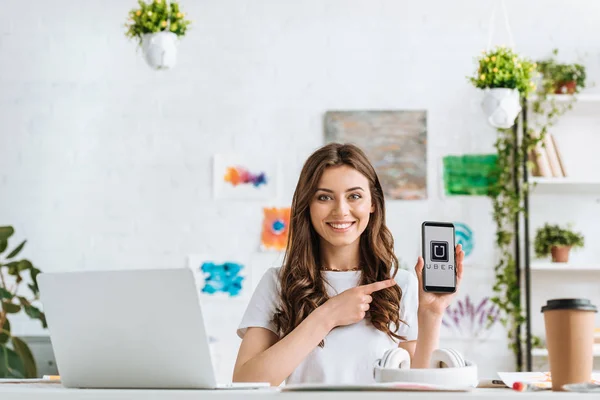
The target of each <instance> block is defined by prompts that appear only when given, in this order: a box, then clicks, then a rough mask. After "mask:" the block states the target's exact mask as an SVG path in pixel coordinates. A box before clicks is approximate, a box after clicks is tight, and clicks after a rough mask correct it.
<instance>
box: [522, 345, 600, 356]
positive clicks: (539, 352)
mask: <svg viewBox="0 0 600 400" xmlns="http://www.w3.org/2000/svg"><path fill="white" fill-rule="evenodd" d="M592 354H593V355H594V357H600V344H594V350H593V352H592ZM531 355H532V356H533V357H548V349H531Z"/></svg>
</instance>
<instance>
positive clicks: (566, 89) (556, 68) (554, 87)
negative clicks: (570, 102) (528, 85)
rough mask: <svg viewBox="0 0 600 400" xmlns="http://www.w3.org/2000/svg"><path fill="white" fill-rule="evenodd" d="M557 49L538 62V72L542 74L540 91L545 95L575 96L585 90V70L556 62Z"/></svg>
mask: <svg viewBox="0 0 600 400" xmlns="http://www.w3.org/2000/svg"><path fill="white" fill-rule="evenodd" d="M557 55H558V49H554V50H553V51H552V56H551V57H550V58H548V59H545V60H541V61H539V62H538V63H537V64H538V71H539V72H540V73H541V74H542V85H541V86H542V89H543V91H544V92H545V93H553V94H575V93H579V92H580V91H581V89H583V88H585V78H586V69H585V67H584V66H583V65H581V64H577V63H575V64H566V63H559V62H558V61H556V56H557Z"/></svg>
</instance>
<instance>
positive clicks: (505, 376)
mask: <svg viewBox="0 0 600 400" xmlns="http://www.w3.org/2000/svg"><path fill="white" fill-rule="evenodd" d="M498 376H500V379H502V381H503V382H504V383H505V384H506V386H508V387H510V388H512V386H513V384H514V383H515V382H523V383H535V384H536V386H538V387H547V388H548V389H550V388H552V379H551V376H550V372H498ZM592 382H594V383H600V372H592Z"/></svg>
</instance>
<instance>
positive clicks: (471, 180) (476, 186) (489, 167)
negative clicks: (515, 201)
mask: <svg viewBox="0 0 600 400" xmlns="http://www.w3.org/2000/svg"><path fill="white" fill-rule="evenodd" d="M497 165H498V156H497V155H496V154H467V155H462V156H446V157H444V158H443V167H444V172H443V175H444V191H445V193H446V194H448V195H471V196H487V195H489V194H490V190H491V189H492V188H493V186H494V185H495V184H496V182H497V174H496V171H497V170H496V168H497Z"/></svg>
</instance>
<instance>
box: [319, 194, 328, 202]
mask: <svg viewBox="0 0 600 400" xmlns="http://www.w3.org/2000/svg"><path fill="white" fill-rule="evenodd" d="M329 199H331V197H329V196H327V195H326V194H322V195H320V196H319V197H317V200H320V201H326V200H329Z"/></svg>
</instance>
